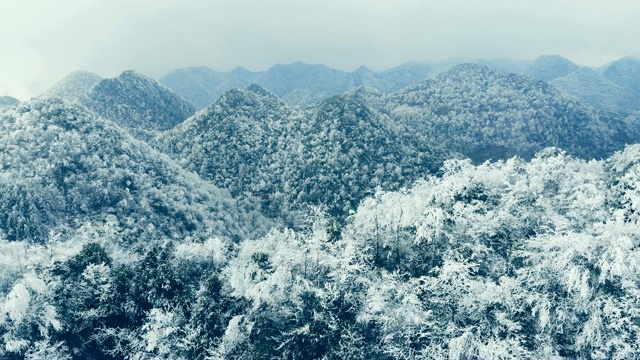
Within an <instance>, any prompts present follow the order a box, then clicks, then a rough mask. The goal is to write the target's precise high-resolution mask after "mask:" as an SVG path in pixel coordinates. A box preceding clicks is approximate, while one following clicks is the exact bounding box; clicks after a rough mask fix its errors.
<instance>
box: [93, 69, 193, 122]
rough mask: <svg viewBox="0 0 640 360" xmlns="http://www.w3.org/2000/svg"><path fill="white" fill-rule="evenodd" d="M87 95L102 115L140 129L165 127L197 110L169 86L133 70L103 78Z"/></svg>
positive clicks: (182, 119)
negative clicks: (110, 77) (114, 76)
mask: <svg viewBox="0 0 640 360" xmlns="http://www.w3.org/2000/svg"><path fill="white" fill-rule="evenodd" d="M87 96H88V98H89V101H88V104H89V107H91V108H92V109H93V110H95V111H96V112H97V113H98V114H100V115H101V116H103V117H105V118H107V119H110V120H112V121H114V122H116V123H117V124H119V125H120V126H124V127H127V128H131V129H138V130H141V131H153V130H166V129H169V128H171V127H173V126H175V125H177V124H179V123H180V122H182V121H184V120H185V119H186V118H188V117H189V116H191V115H193V113H195V107H194V106H193V105H191V104H189V103H188V102H186V101H185V100H183V99H182V98H180V97H179V96H178V95H176V94H175V93H174V92H172V91H171V90H169V88H167V87H165V86H164V85H162V84H160V83H158V82H157V81H155V80H153V79H151V78H150V77H147V76H145V75H142V74H140V73H138V72H136V71H133V70H127V71H124V72H123V73H122V74H120V75H119V76H118V77H116V78H112V79H104V80H102V81H100V82H99V83H97V84H96V85H95V86H94V87H93V88H92V89H91V90H90V91H89V92H87Z"/></svg>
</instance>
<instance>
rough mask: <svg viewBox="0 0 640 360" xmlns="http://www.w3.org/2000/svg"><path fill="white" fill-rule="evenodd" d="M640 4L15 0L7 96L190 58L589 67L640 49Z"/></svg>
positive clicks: (223, 64)
mask: <svg viewBox="0 0 640 360" xmlns="http://www.w3.org/2000/svg"><path fill="white" fill-rule="evenodd" d="M638 17H640V4H638V3H635V2H632V1H628V0H626V1H608V2H606V1H596V0H592V1H578V0H570V1H569V0H565V1H550V0H543V1H530V0H527V1H522V2H517V3H516V2H510V1H507V0H488V1H485V2H483V3H482V6H479V5H478V4H477V3H475V2H473V1H471V0H456V1H451V2H447V3H433V2H427V1H419V0H400V1H393V2H392V1H385V0H369V1H366V0H343V1H340V2H338V1H333V0H328V1H325V2H311V1H300V0H297V1H294V0H277V1H269V2H266V1H258V0H239V1H230V0H219V1H205V0H184V1H177V0H153V1H152V0H133V1H127V0H113V1H101V0H92V1H86V0H63V1H58V2H55V3H52V2H47V1H46V0H22V1H20V0H5V1H3V2H2V4H0V29H2V31H3V33H4V34H6V39H5V41H4V49H5V52H6V53H7V54H11V56H5V57H3V58H2V59H0V96H2V95H10V96H14V97H17V98H19V99H21V100H25V99H28V98H29V97H32V96H36V95H38V94H39V93H41V92H42V91H44V90H46V89H47V88H49V87H50V86H51V85H53V84H54V83H55V82H57V81H58V80H60V79H61V78H63V77H64V76H66V75H67V74H69V73H70V72H72V71H75V70H86V71H91V72H95V73H97V74H99V75H101V76H104V77H113V76H117V75H118V74H119V73H121V72H122V71H124V70H127V69H133V70H136V71H138V72H140V73H143V74H145V75H148V76H151V77H154V78H158V77H160V76H162V75H164V74H166V73H168V72H169V71H171V70H173V69H176V68H182V67H189V66H207V67H209V68H212V69H214V70H219V71H226V70H230V69H232V68H234V67H237V66H242V67H245V68H247V69H249V70H252V71H262V70H266V69H268V68H269V67H270V66H272V65H274V64H289V63H293V62H295V61H302V62H305V63H309V64H324V65H326V66H329V67H332V68H336V69H340V70H345V71H353V70H355V69H356V68H357V67H359V66H360V65H366V66H367V67H369V68H371V69H373V70H383V69H388V68H392V67H394V66H397V65H400V64H402V63H405V62H408V61H442V60H446V59H450V58H467V59H479V58H482V59H495V58H510V59H522V60H528V61H531V60H534V59H535V58H537V57H538V56H539V55H556V54H557V55H561V56H564V57H566V58H568V59H570V60H571V61H573V62H575V63H577V64H580V65H584V66H601V65H604V64H606V63H608V62H611V61H614V60H617V59H619V58H622V57H625V56H634V57H637V56H640V49H639V48H638V47H637V44H636V40H635V39H637V37H638V36H639V35H640V26H638V25H637V20H636V19H637V18H638Z"/></svg>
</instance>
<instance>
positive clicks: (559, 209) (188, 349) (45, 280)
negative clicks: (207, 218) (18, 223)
mask: <svg viewBox="0 0 640 360" xmlns="http://www.w3.org/2000/svg"><path fill="white" fill-rule="evenodd" d="M639 157H640V148H639V147H638V146H632V147H628V148H627V149H625V150H624V151H623V152H621V153H617V154H616V155H614V156H613V157H611V158H609V159H607V160H603V161H589V162H587V161H583V160H578V159H575V158H572V157H569V156H567V155H565V154H564V153H563V152H561V151H559V150H556V149H548V150H545V151H544V152H542V153H540V154H538V155H537V156H536V157H535V158H533V159H532V160H531V162H525V161H523V160H521V159H517V158H514V159H510V160H508V161H505V162H497V163H486V164H483V165H479V166H473V165H472V164H471V163H470V162H469V161H467V160H454V161H448V162H446V164H445V166H444V167H443V174H442V176H440V177H431V176H430V177H426V178H425V179H424V181H421V182H419V183H417V184H416V185H415V186H414V187H412V188H411V189H409V190H405V191H401V192H384V191H379V192H377V193H376V194H375V195H374V196H372V197H371V198H369V199H368V200H366V201H364V202H363V203H362V204H361V205H360V206H359V208H358V210H357V212H356V213H355V214H353V215H352V216H351V217H349V219H348V221H347V225H346V226H345V227H344V228H343V229H342V230H341V231H339V232H335V231H334V230H331V231H327V229H332V228H331V227H330V226H329V224H327V223H326V220H325V218H324V217H323V216H322V215H321V214H318V215H316V217H315V220H314V223H313V226H312V227H311V228H310V229H309V230H307V231H303V232H295V231H292V230H287V229H274V230H272V231H271V232H270V233H269V234H268V235H266V236H265V237H261V238H255V239H247V240H245V241H242V242H240V243H237V244H235V245H233V244H230V243H225V242H224V240H222V239H219V238H211V239H210V240H207V241H205V242H203V243H181V244H175V243H164V244H161V245H153V246H150V247H147V248H146V249H145V250H143V251H142V252H141V253H135V254H130V253H127V252H123V251H122V248H120V247H118V246H117V245H114V243H113V242H112V241H110V240H109V239H108V236H110V235H108V234H107V235H104V234H100V233H91V235H90V236H88V235H89V234H86V233H83V234H78V235H77V237H76V238H72V239H70V240H69V241H68V242H60V243H58V242H50V243H48V244H46V245H35V244H29V243H27V242H19V243H16V242H7V241H6V240H3V241H2V242H0V246H2V248H3V251H2V252H0V253H1V254H3V255H2V256H5V259H6V258H7V257H9V256H11V257H12V258H13V259H18V260H19V261H10V262H7V261H3V262H2V264H3V271H2V282H1V283H2V284H4V285H3V289H4V290H3V291H5V292H6V294H7V295H6V297H4V299H3V300H2V307H3V309H4V312H3V317H2V321H1V322H0V329H2V331H3V333H4V336H3V337H2V340H0V341H2V344H3V347H2V350H1V351H3V354H4V355H3V356H5V357H7V356H9V357H11V356H16V357H18V355H20V354H26V355H27V356H29V357H31V358H43V357H44V358H105V359H109V358H123V357H134V358H185V359H186V358H210V359H220V358H225V359H265V358H283V357H284V358H295V359H303V358H304V359H320V358H328V359H371V358H376V359H441V358H450V359H468V358H473V357H475V358H481V359H523V358H524V359H526V358H530V359H540V358H568V359H575V358H607V359H611V358H621V359H622V358H633V356H635V355H637V354H638V352H639V351H640V349H638V343H637V341H636V338H637V336H638V331H639V330H640V329H639V328H638V325H637V323H638V320H639V319H638V316H639V314H638V312H637V309H638V307H639V306H640V304H638V299H640V297H639V296H638V295H640V294H639V293H638V286H639V285H640V283H639V281H640V278H639V276H638V274H639V271H638V270H639V269H638V264H639V263H640V259H638V251H637V245H638V244H637V238H638V236H639V235H640V234H639V233H638V231H639V230H638V226H637V221H638V219H637V214H636V211H635V209H636V208H637V206H638V204H637V203H636V202H637V198H638V194H637V193H636V192H637V190H638V186H637V184H638V183H640V178H639V177H638V176H639V174H640V168H638V161H637V159H638V158H639Z"/></svg>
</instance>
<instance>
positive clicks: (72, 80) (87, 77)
mask: <svg viewBox="0 0 640 360" xmlns="http://www.w3.org/2000/svg"><path fill="white" fill-rule="evenodd" d="M100 80H102V77H100V76H99V75H97V74H94V73H92V72H88V71H82V70H80V71H74V72H72V73H71V74H69V75H67V76H65V77H64V78H63V79H62V80H60V81H58V82H57V83H55V84H54V85H53V86H52V87H51V88H49V89H48V90H47V91H45V92H44V93H43V94H41V95H40V97H43V98H44V97H61V98H68V99H78V100H81V101H84V100H86V95H87V91H89V90H90V89H91V88H92V87H93V86H94V85H96V84H97V83H99V82H100Z"/></svg>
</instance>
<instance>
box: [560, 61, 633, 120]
mask: <svg viewBox="0 0 640 360" xmlns="http://www.w3.org/2000/svg"><path fill="white" fill-rule="evenodd" d="M551 85H553V86H555V87H556V88H558V89H560V90H562V91H564V92H566V93H568V94H571V95H574V96H576V97H577V98H579V99H580V100H582V101H584V102H585V103H588V104H591V105H593V106H595V107H604V108H609V109H612V110H630V111H636V110H640V96H639V95H637V94H635V93H633V92H632V91H631V90H629V89H628V88H625V87H623V86H620V85H618V84H616V83H614V82H612V81H610V80H608V79H607V78H606V77H604V76H603V75H602V74H601V73H599V72H597V71H596V70H593V69H590V68H587V67H583V68H580V69H578V70H576V71H574V72H572V73H570V74H569V75H567V76H564V77H561V78H557V79H554V80H553V81H551Z"/></svg>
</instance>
